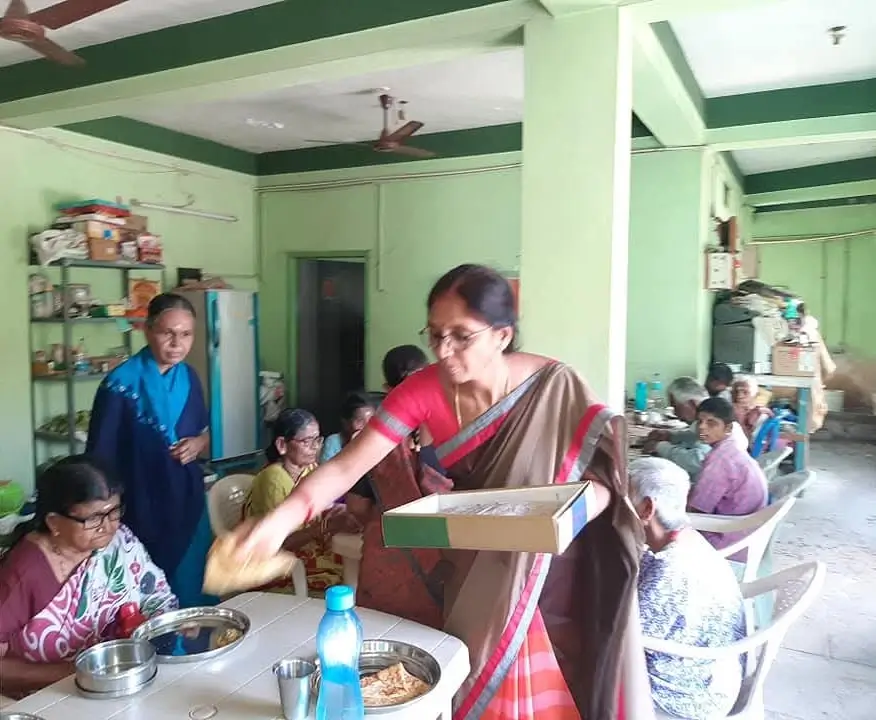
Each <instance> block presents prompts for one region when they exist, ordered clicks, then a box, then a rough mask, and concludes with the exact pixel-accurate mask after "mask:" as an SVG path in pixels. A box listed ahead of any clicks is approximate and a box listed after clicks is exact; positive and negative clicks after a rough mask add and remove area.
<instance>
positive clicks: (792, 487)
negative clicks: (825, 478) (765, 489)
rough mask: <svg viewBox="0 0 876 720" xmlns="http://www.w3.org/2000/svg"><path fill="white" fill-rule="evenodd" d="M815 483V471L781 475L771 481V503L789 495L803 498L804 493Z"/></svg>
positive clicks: (800, 471)
mask: <svg viewBox="0 0 876 720" xmlns="http://www.w3.org/2000/svg"><path fill="white" fill-rule="evenodd" d="M813 482H815V471H814V470H799V471H797V472H793V473H788V474H787V475H779V476H777V477H775V478H773V479H772V480H770V481H769V491H770V502H776V500H780V499H781V498H786V497H788V496H789V495H793V496H794V497H798V498H799V497H803V491H804V490H806V488H808V487H809V486H810V485H811V484H812V483H813Z"/></svg>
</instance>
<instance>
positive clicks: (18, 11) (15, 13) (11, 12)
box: [3, 0, 30, 20]
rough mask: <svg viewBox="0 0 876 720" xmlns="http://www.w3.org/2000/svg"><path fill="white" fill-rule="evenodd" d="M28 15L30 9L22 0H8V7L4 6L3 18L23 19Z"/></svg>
mask: <svg viewBox="0 0 876 720" xmlns="http://www.w3.org/2000/svg"><path fill="white" fill-rule="evenodd" d="M29 15H30V10H28V9H27V5H25V4H24V0H10V3H9V7H7V8H6V14H5V15H3V19H4V20H24V19H26V18H27V17H28V16H29Z"/></svg>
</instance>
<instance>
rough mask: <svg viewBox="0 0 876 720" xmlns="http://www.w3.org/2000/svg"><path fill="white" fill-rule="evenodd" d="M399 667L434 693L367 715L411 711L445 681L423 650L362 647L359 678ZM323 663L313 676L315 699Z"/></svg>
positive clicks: (369, 643)
mask: <svg viewBox="0 0 876 720" xmlns="http://www.w3.org/2000/svg"><path fill="white" fill-rule="evenodd" d="M396 663H402V664H403V665H404V666H405V670H407V671H408V672H409V673H410V674H411V675H415V676H416V677H418V678H420V680H422V681H423V682H426V683H428V684H429V685H430V686H431V688H432V689H431V690H429V691H427V692H425V693H423V694H422V695H420V696H419V697H417V698H414V699H413V700H408V701H406V702H402V703H398V704H397V705H383V706H381V707H366V708H365V714H366V715H383V714H385V713H390V712H395V711H396V710H400V709H402V708H407V707H410V706H411V705H413V704H414V703H416V702H419V701H420V700H422V699H423V698H424V697H426V696H427V695H428V694H429V693H430V692H432V690H434V689H435V686H436V685H438V682H439V681H440V680H441V665H440V664H439V663H438V661H437V660H436V659H435V658H434V657H432V655H431V654H430V653H428V652H426V651H425V650H423V649H422V648H418V647H416V646H415V645H409V644H408V643H403V642H396V641H394V640H365V641H363V643H362V652H361V653H360V655H359V675H360V676H365V675H374V674H375V673H378V672H380V671H381V670H384V669H385V668H388V667H390V666H392V665H395V664H396ZM320 678H321V675H320V669H319V660H316V672H315V673H313V680H312V681H311V682H312V683H313V696H314V697H316V696H317V695H318V694H319V683H320Z"/></svg>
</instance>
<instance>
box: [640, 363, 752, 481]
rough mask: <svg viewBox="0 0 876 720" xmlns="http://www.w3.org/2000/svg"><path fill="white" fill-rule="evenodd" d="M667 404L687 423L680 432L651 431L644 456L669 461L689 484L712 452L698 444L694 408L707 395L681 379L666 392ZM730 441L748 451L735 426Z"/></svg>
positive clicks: (692, 382) (742, 436) (734, 425)
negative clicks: (679, 470)
mask: <svg viewBox="0 0 876 720" xmlns="http://www.w3.org/2000/svg"><path fill="white" fill-rule="evenodd" d="M668 394H669V402H670V403H671V404H672V408H673V409H674V410H675V415H676V416H677V417H678V419H679V420H682V421H684V422H686V423H688V427H686V428H683V429H682V430H654V431H653V432H652V433H651V434H650V435H648V438H647V439H646V441H645V452H646V453H653V454H654V455H657V456H658V457H662V458H666V459H668V460H672V462H674V463H675V464H676V465H678V466H680V467H682V468H683V469H684V470H686V471H687V473H688V475H690V479H691V482H692V483H696V482H697V479H698V478H699V474H700V469H701V468H702V465H703V461H704V460H705V459H706V455H708V454H709V450H710V449H711V448H710V447H709V445H707V444H706V443H704V442H702V441H701V440H700V434H699V430H698V429H697V408H698V407H699V405H700V403H701V402H702V401H703V400H705V399H706V398H708V397H709V391H708V390H706V388H705V387H703V386H702V385H700V384H699V383H698V382H697V381H696V380H695V379H694V378H692V377H680V378H676V379H675V380H673V381H672V383H671V384H670V385H669V388H668ZM732 432H733V441H734V442H735V443H736V445H737V446H739V447H740V448H742V449H743V450H747V449H748V438H746V437H745V433H744V432H743V431H742V428H741V427H739V425H738V424H736V423H734V424H733V427H732Z"/></svg>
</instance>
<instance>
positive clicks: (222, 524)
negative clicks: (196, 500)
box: [207, 475, 253, 537]
mask: <svg viewBox="0 0 876 720" xmlns="http://www.w3.org/2000/svg"><path fill="white" fill-rule="evenodd" d="M252 480H253V476H252V475H228V476H226V477H224V478H222V479H221V480H217V481H216V482H215V483H214V484H213V487H211V488H210V492H209V493H208V494H207V512H208V514H209V516H210V527H211V528H213V534H214V535H215V536H216V537H219V536H220V535H224V534H225V533H227V532H231V531H232V530H233V529H234V528H235V527H237V525H239V524H240V521H241V519H242V518H243V504H244V503H245V502H246V494H247V493H248V492H249V489H250V488H251V487H252Z"/></svg>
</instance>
